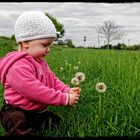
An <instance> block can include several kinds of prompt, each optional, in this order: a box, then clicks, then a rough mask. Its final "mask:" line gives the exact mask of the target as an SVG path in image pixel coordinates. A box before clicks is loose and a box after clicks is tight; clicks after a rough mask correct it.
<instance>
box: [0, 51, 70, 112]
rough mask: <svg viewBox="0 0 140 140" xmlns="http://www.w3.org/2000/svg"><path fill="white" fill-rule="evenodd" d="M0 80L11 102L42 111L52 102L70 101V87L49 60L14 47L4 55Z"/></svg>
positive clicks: (53, 103) (57, 103) (6, 97)
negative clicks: (58, 75)
mask: <svg viewBox="0 0 140 140" xmlns="http://www.w3.org/2000/svg"><path fill="white" fill-rule="evenodd" d="M0 81H1V84H2V85H3V86H4V88H5V91H4V99H5V100H6V102H7V103H9V104H11V105H13V106H15V107H18V108H22V109H25V110H36V111H42V110H44V109H47V106H48V105H67V103H68V93H67V91H68V90H69V89H70V87H69V86H68V85H65V84H64V83H63V82H62V81H60V80H59V79H58V78H57V77H56V76H55V74H54V73H53V72H52V71H51V69H50V68H49V66H48V64H47V63H46V61H45V60H39V61H37V60H35V59H34V58H33V57H32V56H31V55H30V54H27V53H25V52H18V51H13V52H10V53H8V54H7V55H6V56H5V57H4V58H2V59H0Z"/></svg>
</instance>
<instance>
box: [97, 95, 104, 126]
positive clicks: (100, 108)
mask: <svg viewBox="0 0 140 140" xmlns="http://www.w3.org/2000/svg"><path fill="white" fill-rule="evenodd" d="M102 113H103V94H102V93H100V94H99V110H98V118H97V124H98V123H99V122H100V119H101V118H102Z"/></svg>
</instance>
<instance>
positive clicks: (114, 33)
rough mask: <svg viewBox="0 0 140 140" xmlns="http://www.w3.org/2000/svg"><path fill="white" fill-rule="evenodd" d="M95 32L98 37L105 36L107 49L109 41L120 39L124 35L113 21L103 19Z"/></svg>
mask: <svg viewBox="0 0 140 140" xmlns="http://www.w3.org/2000/svg"><path fill="white" fill-rule="evenodd" d="M97 33H98V34H100V37H102V38H105V40H106V41H107V46H108V49H109V43H110V42H111V41H113V40H118V39H119V40H120V39H121V38H122V37H123V36H125V34H124V32H122V31H121V30H120V29H119V26H117V25H115V23H114V21H111V20H107V21H104V23H103V25H101V26H98V27H97Z"/></svg>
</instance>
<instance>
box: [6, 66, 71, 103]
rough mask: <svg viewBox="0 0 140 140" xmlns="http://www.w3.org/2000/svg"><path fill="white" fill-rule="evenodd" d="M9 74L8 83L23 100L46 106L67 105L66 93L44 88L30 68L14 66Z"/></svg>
mask: <svg viewBox="0 0 140 140" xmlns="http://www.w3.org/2000/svg"><path fill="white" fill-rule="evenodd" d="M9 72H10V73H9V78H8V83H9V84H10V85H11V86H12V87H13V88H14V90H15V91H16V92H18V93H19V94H21V95H22V96H24V97H25V98H28V99H30V100H33V101H36V102H40V103H44V104H47V105H66V104H67V103H68V93H65V94H64V93H62V92H61V91H60V90H57V91H56V90H55V89H53V88H49V87H47V86H45V85H44V84H43V83H41V82H40V81H39V80H38V79H36V77H35V74H34V73H33V71H32V69H31V67H30V66H27V65H19V66H15V67H13V68H12V69H11V70H10V71H9Z"/></svg>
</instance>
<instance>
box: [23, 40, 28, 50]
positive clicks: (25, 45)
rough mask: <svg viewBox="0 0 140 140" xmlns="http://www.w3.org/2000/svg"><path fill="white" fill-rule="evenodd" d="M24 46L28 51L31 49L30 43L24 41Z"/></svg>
mask: <svg viewBox="0 0 140 140" xmlns="http://www.w3.org/2000/svg"><path fill="white" fill-rule="evenodd" d="M22 46H23V47H24V48H25V49H28V47H29V43H28V41H23V42H22Z"/></svg>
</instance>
